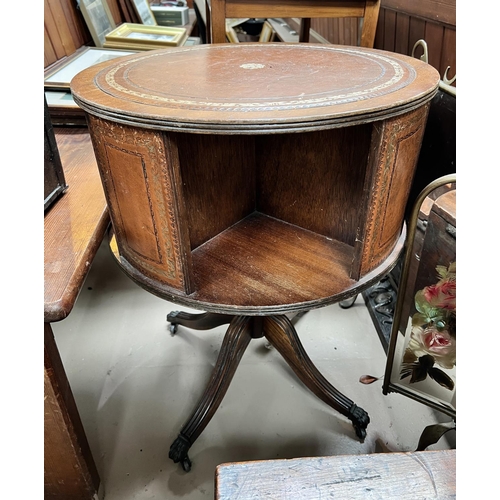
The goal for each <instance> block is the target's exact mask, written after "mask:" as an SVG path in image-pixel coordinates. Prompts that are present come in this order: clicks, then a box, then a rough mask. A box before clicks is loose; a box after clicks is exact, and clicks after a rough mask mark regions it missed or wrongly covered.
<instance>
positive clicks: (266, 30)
mask: <svg viewBox="0 0 500 500" xmlns="http://www.w3.org/2000/svg"><path fill="white" fill-rule="evenodd" d="M275 36H276V32H275V31H274V28H273V27H272V25H271V23H270V22H269V21H264V24H263V25H262V31H261V32H260V36H259V42H261V43H264V42H272V41H273V40H274V37H275Z"/></svg>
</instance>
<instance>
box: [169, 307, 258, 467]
mask: <svg viewBox="0 0 500 500" xmlns="http://www.w3.org/2000/svg"><path fill="white" fill-rule="evenodd" d="M252 333H253V321H252V318H251V317H246V316H235V317H234V318H233V320H232V321H231V323H230V325H229V328H228V330H227V332H226V335H225V336H224V340H223V341H222V346H221V350H220V352H219V357H218V358H217V363H216V365H215V368H214V370H213V372H212V377H211V378H210V381H209V383H208V385H207V387H206V389H205V392H204V394H203V396H202V397H201V399H200V401H199V403H198V404H197V406H196V409H195V410H194V412H193V414H192V415H191V417H190V418H189V420H188V421H187V423H186V424H185V425H184V427H183V428H182V431H181V432H180V433H179V436H178V437H177V439H176V440H175V441H174V442H173V444H172V446H171V447H170V452H169V454H168V456H169V458H171V459H172V460H173V461H174V462H175V463H178V462H181V464H182V468H183V469H184V470H185V471H186V472H188V471H189V470H190V469H191V460H189V457H188V454H187V452H188V450H189V448H190V447H191V446H192V445H193V443H194V442H195V441H196V439H197V438H198V436H199V435H200V434H201V433H202V431H203V429H205V427H206V426H207V424H208V422H210V419H211V418H212V416H213V415H214V413H215V411H216V410H217V408H218V407H219V405H220V403H221V401H222V399H223V398H224V395H225V394H226V391H227V389H228V387H229V384H230V383H231V380H232V378H233V375H234V372H235V371H236V368H237V366H238V364H239V362H240V359H241V357H242V356H243V353H244V352H245V349H246V348H247V346H248V344H249V342H250V340H251V339H252Z"/></svg>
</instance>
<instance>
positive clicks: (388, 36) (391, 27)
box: [383, 10, 396, 52]
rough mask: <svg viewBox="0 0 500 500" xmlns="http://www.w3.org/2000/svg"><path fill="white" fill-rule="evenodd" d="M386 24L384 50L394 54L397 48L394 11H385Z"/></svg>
mask: <svg viewBox="0 0 500 500" xmlns="http://www.w3.org/2000/svg"><path fill="white" fill-rule="evenodd" d="M384 17H385V22H384V47H383V49H384V50H388V51H389V52H394V51H395V48H396V13H395V12H394V11H392V10H386V11H385V16H384Z"/></svg>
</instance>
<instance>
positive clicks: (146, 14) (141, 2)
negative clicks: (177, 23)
mask: <svg viewBox="0 0 500 500" xmlns="http://www.w3.org/2000/svg"><path fill="white" fill-rule="evenodd" d="M132 5H133V6H134V10H135V12H136V14H137V16H138V17H139V19H140V20H141V23H142V24H145V25H146V26H158V23H157V22H156V18H155V16H154V14H153V11H152V10H151V7H150V5H149V1H148V0H132Z"/></svg>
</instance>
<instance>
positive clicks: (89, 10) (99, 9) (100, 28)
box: [77, 0, 116, 47]
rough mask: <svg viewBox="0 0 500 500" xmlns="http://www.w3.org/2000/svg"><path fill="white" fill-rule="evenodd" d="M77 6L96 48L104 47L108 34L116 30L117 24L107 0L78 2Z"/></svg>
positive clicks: (81, 0)
mask: <svg viewBox="0 0 500 500" xmlns="http://www.w3.org/2000/svg"><path fill="white" fill-rule="evenodd" d="M77 5H78V7H79V8H80V12H81V13H82V15H83V19H84V20H85V23H86V24H87V27H88V29H89V31H90V35H91V36H92V40H93V42H94V44H95V46H96V47H103V46H104V42H105V41H106V34H107V33H109V32H111V31H113V30H114V29H115V28H116V23H115V21H114V19H113V16H112V14H111V11H110V10H109V7H108V4H107V2H106V0H77Z"/></svg>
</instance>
